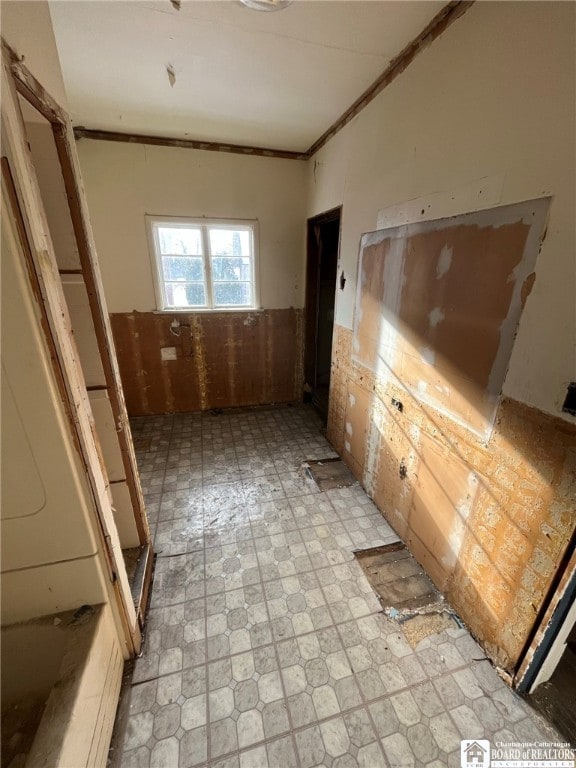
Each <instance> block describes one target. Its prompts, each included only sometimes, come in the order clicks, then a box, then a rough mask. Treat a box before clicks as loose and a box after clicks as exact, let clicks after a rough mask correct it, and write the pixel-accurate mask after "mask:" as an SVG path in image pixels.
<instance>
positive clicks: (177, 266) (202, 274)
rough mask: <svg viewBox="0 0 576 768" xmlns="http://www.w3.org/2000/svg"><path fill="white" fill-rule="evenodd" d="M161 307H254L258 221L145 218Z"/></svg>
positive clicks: (200, 308) (159, 305)
mask: <svg viewBox="0 0 576 768" xmlns="http://www.w3.org/2000/svg"><path fill="white" fill-rule="evenodd" d="M146 218H147V220H148V224H149V233H150V243H151V250H152V255H153V271H154V276H155V283H156V297H157V300H158V308H159V309H167V310H170V309H199V310H206V309H242V308H246V309H255V308H256V307H257V306H258V297H257V285H256V226H257V225H256V222H255V221H234V220H230V219H222V220H211V221H208V220H205V219H176V218H172V217H170V218H164V217H162V218H160V217H156V216H148V217H146Z"/></svg>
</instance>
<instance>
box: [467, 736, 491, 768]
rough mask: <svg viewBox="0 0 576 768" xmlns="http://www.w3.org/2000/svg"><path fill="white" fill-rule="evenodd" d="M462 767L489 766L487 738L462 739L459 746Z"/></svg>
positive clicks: (476, 767)
mask: <svg viewBox="0 0 576 768" xmlns="http://www.w3.org/2000/svg"><path fill="white" fill-rule="evenodd" d="M460 765H461V767H462V768H489V766H490V742H489V741H488V740H487V739H479V740H477V741H476V740H474V741H473V740H471V739H464V741H462V742H461V746H460Z"/></svg>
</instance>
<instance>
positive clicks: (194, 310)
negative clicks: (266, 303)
mask: <svg viewBox="0 0 576 768" xmlns="http://www.w3.org/2000/svg"><path fill="white" fill-rule="evenodd" d="M218 312H264V308H263V307H215V308H214V307H205V308H202V307H183V308H174V309H153V310H152V314H154V315H175V314H178V315H197V314H203V315H207V314H215V313H218Z"/></svg>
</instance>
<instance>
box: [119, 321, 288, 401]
mask: <svg viewBox="0 0 576 768" xmlns="http://www.w3.org/2000/svg"><path fill="white" fill-rule="evenodd" d="M174 320H176V321H177V322H179V323H180V327H179V328H178V329H177V332H178V333H179V335H177V336H175V335H174V333H172V332H171V329H170V325H171V323H172V322H173V321H174ZM112 328H113V331H114V338H115V341H116V350H117V352H118V360H119V363H120V373H121V376H122V382H123V385H124V394H125V397H126V405H127V408H128V411H129V413H131V414H134V415H143V414H153V413H163V412H166V411H168V412H172V411H199V410H207V409H211V408H226V407H233V406H242V405H257V404H259V403H274V402H290V401H292V400H297V399H299V398H300V397H301V394H302V355H301V349H302V310H295V309H276V310H273V309H269V310H264V311H261V312H210V313H207V312H205V313H200V312H198V313H193V314H188V313H186V314H183V313H181V312H178V313H154V312H133V313H128V314H125V313H119V314H113V315H112Z"/></svg>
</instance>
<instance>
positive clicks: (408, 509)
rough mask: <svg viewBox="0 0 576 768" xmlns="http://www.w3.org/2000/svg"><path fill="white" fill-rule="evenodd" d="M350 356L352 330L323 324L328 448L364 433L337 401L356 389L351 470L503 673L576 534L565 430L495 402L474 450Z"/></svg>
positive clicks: (575, 432) (574, 434)
mask: <svg viewBox="0 0 576 768" xmlns="http://www.w3.org/2000/svg"><path fill="white" fill-rule="evenodd" d="M351 353H352V332H351V331H349V330H347V329H345V328H342V327H341V326H335V342H334V364H333V373H332V383H331V389H330V411H329V421H328V436H329V438H330V440H331V441H332V443H333V444H334V445H335V446H336V447H337V449H338V450H339V451H340V452H341V453H343V454H344V451H345V448H344V443H345V441H346V440H347V439H348V433H347V431H346V422H347V421H349V420H350V419H352V421H351V426H352V432H353V434H354V431H355V429H356V428H357V429H358V434H363V433H364V430H365V421H366V419H365V416H364V414H363V413H362V409H360V410H359V412H358V420H357V422H358V423H356V417H355V414H354V411H353V409H350V408H349V407H348V402H349V400H348V393H349V392H350V391H352V392H357V391H358V390H363V392H364V393H365V395H364V397H365V399H368V400H369V401H370V402H371V406H370V410H369V413H368V422H369V428H368V429H367V430H366V432H365V434H366V446H365V451H366V458H365V469H364V471H363V472H362V470H361V469H360V471H359V470H358V467H357V466H356V467H354V469H355V470H356V471H357V472H358V471H359V475H358V476H359V477H360V479H361V481H362V482H363V483H364V484H365V486H366V488H367V490H368V492H369V494H370V495H371V496H372V497H373V498H374V501H375V503H376V504H377V506H378V507H379V509H381V510H382V512H383V513H384V516H385V517H386V518H387V519H388V521H389V522H390V524H391V525H392V526H393V527H394V528H395V529H396V530H397V532H398V533H399V535H400V536H402V537H403V539H404V540H405V542H406V544H407V545H408V546H409V548H410V550H411V551H412V553H413V554H414V555H415V557H416V558H417V559H418V561H419V562H420V563H421V564H422V565H423V566H424V567H425V568H426V570H427V572H428V573H429V575H430V576H431V578H432V579H433V581H434V582H435V584H436V585H437V586H438V587H439V588H440V589H441V590H442V591H443V592H444V594H445V595H446V596H447V597H448V599H449V600H450V602H451V603H452V605H453V606H454V608H455V609H456V610H457V611H458V612H459V613H460V615H461V616H462V618H463V619H464V621H465V622H466V623H467V625H468V626H469V627H470V629H471V630H472V632H473V633H474V634H475V635H476V637H477V638H478V639H479V640H480V642H481V643H482V645H483V646H484V647H485V649H486V650H487V652H488V654H489V655H490V656H491V658H492V659H494V661H495V662H496V663H498V664H499V665H501V666H502V667H503V668H505V669H507V670H508V671H513V669H514V667H515V665H516V664H517V663H518V661H519V659H520V658H521V653H522V649H523V647H524V644H525V642H526V640H527V638H528V637H529V636H530V632H531V630H532V627H533V625H534V623H535V621H536V618H537V616H538V615H539V611H540V609H541V608H542V606H543V605H545V600H546V599H547V596H548V590H549V587H550V584H551V582H552V579H553V578H554V575H555V573H556V571H557V569H558V567H559V564H560V563H561V561H562V557H563V554H564V552H565V551H566V548H567V546H568V544H569V541H570V539H571V536H572V533H573V531H574V528H575V526H576V512H575V502H574V499H575V497H576V451H575V450H574V445H575V444H576V426H575V425H572V424H569V423H567V422H566V421H563V420H561V419H558V418H555V417H553V416H550V415H548V414H545V413H542V412H541V411H538V410H536V409H535V408H530V407H528V406H526V405H524V404H522V403H519V402H516V401H514V400H511V399H508V398H505V399H503V400H502V402H501V403H500V405H499V407H498V411H497V415H496V420H495V426H494V430H493V432H492V435H491V437H490V439H489V441H488V442H487V443H482V442H479V441H478V440H477V439H475V437H474V436H473V435H471V433H470V431H469V430H467V429H465V428H464V427H461V426H459V425H458V424H457V423H455V422H454V421H453V420H452V419H450V418H448V417H447V416H446V415H444V414H443V413H441V412H439V411H437V410H435V409H434V408H433V407H431V406H429V405H426V404H423V403H421V402H419V401H418V400H417V399H416V398H415V397H413V396H411V395H410V394H409V393H408V392H407V391H406V389H404V388H402V387H401V386H400V385H398V384H397V383H394V382H391V381H387V382H381V381H378V380H377V379H376V376H375V375H374V374H373V372H372V371H369V370H368V369H366V368H365V367H363V366H361V365H359V364H358V363H356V362H355V361H354V360H353V359H352V354H351ZM392 398H394V399H396V400H399V401H401V402H402V405H403V409H402V411H398V410H396V409H395V408H393V407H392V405H391V400H392ZM375 436H376V437H378V439H377V440H376V439H375ZM402 464H403V465H404V467H405V470H406V471H405V476H404V478H401V476H400V467H401V465H402Z"/></svg>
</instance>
